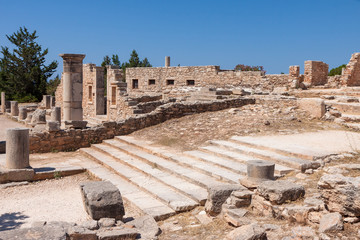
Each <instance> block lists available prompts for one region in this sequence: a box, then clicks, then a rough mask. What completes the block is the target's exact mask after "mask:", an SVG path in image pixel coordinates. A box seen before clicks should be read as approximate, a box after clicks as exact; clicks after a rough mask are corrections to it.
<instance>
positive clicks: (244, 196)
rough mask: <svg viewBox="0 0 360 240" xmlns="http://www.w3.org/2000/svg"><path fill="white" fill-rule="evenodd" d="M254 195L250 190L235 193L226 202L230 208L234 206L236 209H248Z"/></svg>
mask: <svg viewBox="0 0 360 240" xmlns="http://www.w3.org/2000/svg"><path fill="white" fill-rule="evenodd" d="M253 194H254V193H253V192H251V191H249V190H240V191H233V192H232V193H231V194H230V197H228V199H227V200H226V204H227V205H228V206H234V208H241V207H248V206H249V205H250V203H251V196H252V195H253Z"/></svg>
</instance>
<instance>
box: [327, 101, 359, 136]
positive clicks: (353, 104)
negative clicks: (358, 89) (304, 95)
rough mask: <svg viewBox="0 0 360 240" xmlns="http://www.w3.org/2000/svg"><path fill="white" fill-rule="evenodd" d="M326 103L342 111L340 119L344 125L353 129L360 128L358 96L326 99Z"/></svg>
mask: <svg viewBox="0 0 360 240" xmlns="http://www.w3.org/2000/svg"><path fill="white" fill-rule="evenodd" d="M341 100H342V101H341ZM346 100H348V101H346ZM325 104H326V105H329V106H331V107H332V108H336V109H337V110H338V111H339V112H341V117H340V119H341V120H342V121H343V122H342V124H343V125H344V126H346V127H348V128H350V129H353V130H360V102H359V98H358V97H345V98H343V99H341V98H340V99H335V100H329V101H325Z"/></svg>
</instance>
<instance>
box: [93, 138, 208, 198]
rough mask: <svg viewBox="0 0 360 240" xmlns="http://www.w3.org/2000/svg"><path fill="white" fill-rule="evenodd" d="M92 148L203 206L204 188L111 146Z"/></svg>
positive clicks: (100, 145) (205, 196) (101, 145)
mask: <svg viewBox="0 0 360 240" xmlns="http://www.w3.org/2000/svg"><path fill="white" fill-rule="evenodd" d="M92 147H94V148H96V149H99V150H100V151H102V152H103V153H106V154H108V155H110V156H111V157H113V158H114V159H116V160H117V161H120V162H121V163H123V164H126V165H127V166H129V167H131V168H133V169H135V170H137V171H141V172H142V173H144V174H146V175H147V176H150V177H153V178H155V179H157V180H158V181H160V182H162V183H163V184H165V185H167V186H169V187H171V188H173V189H174V190H176V191H180V192H181V193H182V194H184V195H186V196H188V197H190V198H192V199H193V200H195V201H197V202H199V203H200V204H201V205H204V204H205V201H206V199H207V194H208V192H207V190H206V189H205V188H202V187H200V186H198V185H195V184H193V183H190V182H188V181H186V180H184V179H182V178H179V177H177V176H175V175H172V174H170V173H168V172H164V171H161V170H160V169H158V168H157V167H156V166H154V165H149V164H147V163H145V162H143V161H141V160H138V159H136V158H134V157H131V156H129V155H127V154H125V153H123V152H122V151H120V150H118V149H117V148H114V147H112V146H111V145H105V144H96V145H92Z"/></svg>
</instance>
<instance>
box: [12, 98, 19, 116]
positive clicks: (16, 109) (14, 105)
mask: <svg viewBox="0 0 360 240" xmlns="http://www.w3.org/2000/svg"><path fill="white" fill-rule="evenodd" d="M10 104H11V105H10V114H11V116H13V117H15V116H19V107H18V102H17V101H11V102H10Z"/></svg>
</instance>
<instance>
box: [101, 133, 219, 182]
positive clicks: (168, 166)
mask: <svg viewBox="0 0 360 240" xmlns="http://www.w3.org/2000/svg"><path fill="white" fill-rule="evenodd" d="M115 139H118V138H117V137H116V138H115ZM104 143H108V144H111V145H113V146H115V147H117V148H118V149H119V150H121V151H123V152H125V153H127V154H130V155H132V156H134V157H137V158H138V159H141V160H143V161H146V162H147V163H149V164H150V165H151V164H153V165H156V166H157V167H158V168H159V169H161V170H164V171H168V172H170V173H172V174H176V175H177V176H179V177H182V178H184V179H185V180H188V181H190V182H192V183H194V184H197V185H199V186H201V187H204V188H206V189H208V188H209V187H211V186H213V185H219V184H221V183H224V181H221V180H220V179H216V178H215V177H212V176H209V175H207V174H204V173H203V172H199V171H197V170H195V169H194V168H191V167H188V166H187V165H186V166H184V165H182V164H179V162H177V161H179V159H177V160H174V159H175V158H176V157H177V155H176V154H175V155H174V154H173V153H171V152H169V151H164V150H162V151H161V149H159V150H160V151H161V153H160V154H161V155H164V156H165V155H166V156H167V157H168V158H163V157H161V156H156V155H152V154H149V153H147V152H145V151H143V150H140V149H139V148H136V147H132V146H130V145H128V144H125V143H123V142H121V141H120V139H119V140H106V141H104ZM171 157H174V159H173V160H169V159H170V158H171ZM171 159H172V158H171Z"/></svg>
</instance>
